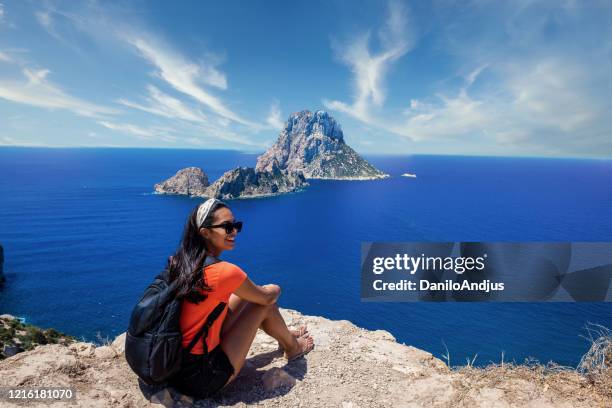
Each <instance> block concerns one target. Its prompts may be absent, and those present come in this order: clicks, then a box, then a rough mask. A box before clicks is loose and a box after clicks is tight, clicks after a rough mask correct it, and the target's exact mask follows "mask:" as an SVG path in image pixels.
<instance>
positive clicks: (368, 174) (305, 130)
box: [255, 110, 388, 180]
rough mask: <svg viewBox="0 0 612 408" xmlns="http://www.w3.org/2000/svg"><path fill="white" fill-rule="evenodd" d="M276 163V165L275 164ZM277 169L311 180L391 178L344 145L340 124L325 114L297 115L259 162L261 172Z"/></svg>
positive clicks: (290, 118) (258, 168)
mask: <svg viewBox="0 0 612 408" xmlns="http://www.w3.org/2000/svg"><path fill="white" fill-rule="evenodd" d="M275 162H276V163H275ZM275 165H278V166H279V167H280V168H281V169H286V170H289V171H301V172H302V173H304V176H305V177H306V178H307V179H309V178H312V179H339V180H369V179H378V178H384V177H388V175H387V174H384V173H383V172H382V171H380V170H378V169H376V168H374V166H372V165H371V164H370V163H368V162H367V161H366V160H364V159H363V158H362V157H361V156H359V154H357V152H355V151H354V150H353V149H351V148H350V147H349V146H348V145H347V144H346V143H345V142H344V134H343V133H342V129H341V127H340V125H339V124H338V122H336V120H335V119H334V118H332V117H331V116H330V115H329V114H328V113H327V112H325V111H321V110H319V111H316V112H314V113H312V112H310V111H307V110H305V111H302V112H296V113H293V114H292V115H291V116H290V117H289V120H288V121H287V124H286V125H285V128H284V129H283V130H282V131H281V133H280V135H279V137H278V140H277V141H276V143H274V145H272V147H270V148H269V149H268V150H267V151H266V152H265V153H264V154H263V155H261V156H260V157H259V158H258V159H257V166H256V167H255V168H256V170H257V171H270V170H271V169H272V168H273V167H274V166H275Z"/></svg>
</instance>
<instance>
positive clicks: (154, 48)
mask: <svg viewBox="0 0 612 408" xmlns="http://www.w3.org/2000/svg"><path fill="white" fill-rule="evenodd" d="M126 39H127V41H128V42H129V43H130V44H131V45H133V46H134V47H135V48H136V49H137V50H138V51H139V53H140V55H141V56H142V57H143V58H145V59H147V60H148V61H149V62H150V63H151V64H152V65H154V66H155V67H156V68H157V71H156V75H157V76H158V77H159V78H160V79H162V80H164V81H166V82H167V83H168V84H169V85H170V86H172V87H173V88H174V89H176V90H177V91H179V92H181V93H184V94H186V95H189V96H190V97H192V98H194V99H195V100H197V101H198V102H200V103H202V104H203V105H205V106H206V107H207V108H209V109H210V110H211V111H212V112H214V113H215V114H217V115H219V116H222V117H223V118H226V119H228V120H231V121H233V122H236V123H239V124H242V125H246V126H253V124H252V123H251V122H249V121H248V120H246V119H244V118H242V117H241V116H240V115H238V114H237V113H235V112H233V111H232V110H231V109H230V108H229V107H227V106H226V104H225V103H224V102H223V101H222V100H221V99H220V98H218V97H217V96H215V95H213V94H212V93H211V92H209V91H207V90H206V89H205V88H204V87H203V86H202V85H200V84H207V85H210V86H214V87H217V88H219V89H226V88H227V81H226V79H225V75H224V74H223V73H221V72H220V71H218V70H217V69H216V68H214V67H213V66H210V65H208V66H206V65H205V66H201V65H198V64H195V63H193V62H191V61H188V60H187V59H186V58H184V57H183V56H181V55H180V54H179V53H178V52H176V51H175V50H173V49H171V48H170V47H168V46H165V45H161V42H160V41H157V40H154V39H152V38H151V37H146V38H145V36H143V35H140V36H126Z"/></svg>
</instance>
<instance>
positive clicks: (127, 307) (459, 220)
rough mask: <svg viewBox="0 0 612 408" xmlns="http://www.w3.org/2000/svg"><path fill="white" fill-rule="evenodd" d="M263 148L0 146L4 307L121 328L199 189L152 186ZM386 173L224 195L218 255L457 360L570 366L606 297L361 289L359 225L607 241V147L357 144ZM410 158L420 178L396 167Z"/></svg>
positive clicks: (470, 237)
mask: <svg viewBox="0 0 612 408" xmlns="http://www.w3.org/2000/svg"><path fill="white" fill-rule="evenodd" d="M257 156H258V153H244V152H239V151H232V150H196V149H141V148H38V147H37V148H26V147H2V148H0V174H2V176H1V177H0V189H1V191H2V194H1V195H0V208H1V209H2V211H1V212H0V225H2V229H1V230H0V244H1V245H3V246H4V250H5V268H4V269H5V273H6V275H7V279H8V281H7V283H6V284H5V286H4V288H3V289H1V290H0V314H1V313H10V314H13V315H16V316H20V317H24V318H25V319H26V320H27V322H28V323H32V324H35V325H39V326H41V327H54V328H56V329H58V330H61V331H64V332H66V333H68V334H72V335H75V336H77V337H82V338H85V339H87V340H96V339H97V338H98V337H102V338H105V337H114V336H116V335H118V334H119V333H121V332H123V331H125V329H126V327H127V322H128V319H129V314H130V312H131V309H132V307H133V305H134V304H135V302H136V301H137V300H138V298H139V296H140V294H141V293H142V291H143V289H144V288H145V287H146V286H147V285H148V283H149V282H150V281H151V280H152V279H153V277H154V276H155V275H156V274H157V273H158V272H159V271H161V270H162V269H163V267H164V265H165V262H166V259H167V258H168V256H170V255H172V253H173V252H174V249H175V248H176V246H177V244H178V242H179V240H180V237H181V232H182V229H183V226H184V222H185V220H186V217H187V215H188V213H189V212H190V211H191V209H192V208H193V207H195V206H196V205H197V204H198V203H199V202H201V200H202V199H200V198H190V197H184V196H164V195H157V194H153V185H154V184H155V183H157V182H160V181H162V180H164V179H166V178H168V177H170V176H172V175H174V174H175V173H176V171H178V170H179V169H181V168H184V167H190V166H197V167H201V168H202V169H203V170H204V171H205V172H206V174H207V175H208V177H209V179H210V180H211V182H212V181H214V180H215V179H216V178H218V177H219V176H221V175H222V174H223V173H224V172H225V171H227V170H230V169H232V168H235V167H237V166H254V165H255V162H256V158H257ZM365 158H366V159H368V160H369V161H370V162H371V163H372V164H373V165H375V166H376V167H377V168H379V169H381V170H382V171H384V172H386V173H389V174H390V175H391V178H389V179H383V180H372V181H331V180H310V181H309V182H310V186H309V187H308V188H307V189H306V190H304V191H302V192H299V193H293V194H287V195H282V196H277V197H269V198H258V199H247V200H232V201H230V202H229V205H230V207H231V208H232V211H233V212H234V214H235V215H236V217H237V219H239V220H242V221H243V222H244V224H245V225H244V230H243V232H242V233H241V234H240V235H239V237H238V241H237V245H236V249H235V250H234V251H232V252H227V253H224V254H223V258H224V259H226V260H228V261H230V262H234V263H236V264H237V265H239V266H240V267H241V268H242V269H244V270H245V272H247V274H248V275H249V276H250V277H251V278H252V279H253V280H254V281H255V282H256V283H259V284H266V283H277V284H279V285H280V286H281V287H282V288H283V294H282V297H281V299H280V305H281V307H285V308H290V309H296V310H298V311H300V312H301V313H304V314H309V315H318V316H323V317H326V318H330V319H346V320H350V321H352V322H353V323H355V324H357V325H358V326H361V327H364V328H367V329H384V330H387V331H389V332H391V333H392V334H393V335H394V336H395V337H396V339H397V340H398V341H399V342H402V343H406V344H409V345H412V346H414V347H417V348H420V349H423V350H426V351H428V352H431V353H433V354H434V355H436V356H438V357H441V356H442V355H443V354H445V353H446V349H447V348H448V351H449V353H450V355H451V356H452V360H451V363H452V364H462V363H465V359H466V358H472V357H474V355H478V358H477V359H476V361H475V364H476V365H483V364H486V363H488V362H490V361H493V362H499V361H500V359H501V354H502V352H503V353H504V355H505V357H504V358H505V360H506V361H509V360H515V361H517V362H522V361H523V360H524V359H526V358H529V357H534V358H536V359H538V360H540V361H542V362H547V361H554V362H557V363H559V364H562V365H570V366H575V365H576V364H577V363H578V361H579V359H580V357H581V356H582V354H583V353H584V352H586V351H587V349H588V347H589V343H588V341H586V339H584V338H583V337H581V336H583V335H585V334H586V331H585V329H584V328H585V325H586V324H587V323H595V324H601V325H604V326H607V327H609V328H610V327H612V305H611V304H610V303H452V304H449V303H371V302H361V300H360V297H359V296H360V289H359V285H360V265H359V263H360V243H361V242H366V241H386V242H392V241H396V242H401V241H521V242H524V241H562V242H566V241H594V242H595V241H611V240H612V161H610V160H602V159H586V158H548V157H547V158H536V157H504V156H451V155H410V156H403V155H366V156H365ZM406 172H409V173H415V174H416V175H417V178H416V179H413V178H406V177H400V175H401V174H403V173H406Z"/></svg>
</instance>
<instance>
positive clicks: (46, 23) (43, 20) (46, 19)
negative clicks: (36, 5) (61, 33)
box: [34, 10, 54, 31]
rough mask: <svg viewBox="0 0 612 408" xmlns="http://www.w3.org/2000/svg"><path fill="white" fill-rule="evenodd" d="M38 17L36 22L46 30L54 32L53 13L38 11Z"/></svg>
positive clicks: (36, 13)
mask: <svg viewBox="0 0 612 408" xmlns="http://www.w3.org/2000/svg"><path fill="white" fill-rule="evenodd" d="M34 15H35V16H36V20H38V22H39V23H40V25H41V26H43V27H44V28H45V29H47V30H50V31H54V28H53V19H52V18H51V13H50V12H48V11H42V10H41V11H37V12H35V13H34Z"/></svg>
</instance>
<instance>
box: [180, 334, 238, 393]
mask: <svg viewBox="0 0 612 408" xmlns="http://www.w3.org/2000/svg"><path fill="white" fill-rule="evenodd" d="M233 373H234V367H233V366H232V363H231V362H230V360H229V358H228V357H227V355H226V354H225V352H224V351H223V349H222V348H221V345H218V346H217V347H215V348H214V349H213V350H212V351H211V352H210V353H208V355H207V356H204V355H203V354H191V353H188V352H187V350H183V359H182V362H181V370H180V371H179V373H178V374H177V375H176V376H175V377H172V380H171V381H170V385H172V386H173V387H174V388H176V389H177V390H178V391H180V392H182V393H183V394H187V395H190V396H192V397H195V398H208V397H210V396H212V395H213V394H214V393H216V392H217V391H219V390H220V389H221V388H223V386H224V385H225V384H226V383H227V380H229V378H230V377H231V376H232V374H233Z"/></svg>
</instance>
